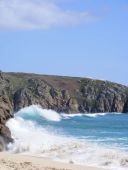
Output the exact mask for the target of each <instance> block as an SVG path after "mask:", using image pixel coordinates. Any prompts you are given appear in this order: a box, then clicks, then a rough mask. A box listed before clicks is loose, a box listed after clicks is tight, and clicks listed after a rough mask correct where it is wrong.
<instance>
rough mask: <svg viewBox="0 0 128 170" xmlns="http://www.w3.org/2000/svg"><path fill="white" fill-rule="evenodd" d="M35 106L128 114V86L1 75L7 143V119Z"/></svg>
mask: <svg viewBox="0 0 128 170" xmlns="http://www.w3.org/2000/svg"><path fill="white" fill-rule="evenodd" d="M32 104H39V105H41V106H42V107H43V108H47V109H53V110H56V111H57V112H65V113H80V112H81V113H88V112H89V113H97V112H122V113H127V112H128V87H126V86H123V85H120V84H116V83H112V82H109V81H101V80H93V79H88V78H78V77H77V78H75V77H74V78H73V77H60V76H46V75H36V74H24V73H2V72H0V134H1V136H2V137H3V138H4V140H6V141H8V140H11V134H10V132H9V130H8V128H7V127H6V126H5V122H6V120H7V119H9V118H10V117H12V116H13V115H12V113H14V112H16V111H18V110H19V109H21V108H23V107H26V106H29V105H32Z"/></svg>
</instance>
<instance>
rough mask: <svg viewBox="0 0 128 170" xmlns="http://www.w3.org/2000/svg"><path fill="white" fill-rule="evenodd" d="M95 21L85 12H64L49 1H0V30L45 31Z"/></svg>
mask: <svg viewBox="0 0 128 170" xmlns="http://www.w3.org/2000/svg"><path fill="white" fill-rule="evenodd" d="M95 20H96V17H95V16H93V15H91V14H90V13H88V12H86V11H83V12H77V11H71V10H70V9H69V10H64V9H63V8H62V7H60V6H59V5H57V4H56V3H55V2H54V1H50V0H49V1H46V0H42V1H40V0H0V29H16V30H26V29H28V30H31V29H46V28H51V27H57V26H67V25H77V24H81V23H88V22H93V21H95Z"/></svg>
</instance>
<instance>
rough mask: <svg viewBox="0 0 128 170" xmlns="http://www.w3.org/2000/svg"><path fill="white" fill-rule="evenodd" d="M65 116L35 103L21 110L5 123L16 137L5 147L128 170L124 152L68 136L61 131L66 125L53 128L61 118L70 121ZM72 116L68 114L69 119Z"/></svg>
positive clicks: (12, 150) (23, 152) (126, 157)
mask: <svg viewBox="0 0 128 170" xmlns="http://www.w3.org/2000/svg"><path fill="white" fill-rule="evenodd" d="M90 115H91V114H90ZM66 116H67V115H66V114H62V115H60V114H58V113H57V112H55V111H52V110H46V109H42V108H41V107H40V106H35V105H33V106H30V107H27V108H24V109H21V110H20V111H19V112H17V113H16V114H15V118H14V119H10V120H9V121H8V122H7V126H8V127H9V128H10V130H11V133H12V136H13V138H14V140H15V142H14V143H13V144H9V146H8V149H9V150H10V152H13V153H22V154H29V155H34V156H39V157H46V158H51V159H53V160H58V161H63V162H68V163H70V162H72V163H74V164H81V165H84V164H85V165H91V166H99V167H109V168H113V169H116V170H122V169H128V156H127V152H125V151H121V150H119V149H117V148H114V147H113V148H112V147H108V146H107V147H106V146H105V145H101V144H99V143H98V142H97V143H94V142H88V140H86V139H80V138H78V137H77V136H76V137H75V136H71V135H70V136H68V137H67V135H66V133H65V132H64V129H65V127H63V128H60V129H59V130H58V129H57V128H56V126H57V125H58V124H62V121H63V120H64V121H69V120H66V119H65V117H66ZM72 116H73V117H74V116H76V115H72ZM72 116H71V115H68V117H70V119H72ZM77 116H83V115H81V114H79V115H77ZM69 123H70V122H69ZM74 126H75V125H74ZM79 133H80V131H79Z"/></svg>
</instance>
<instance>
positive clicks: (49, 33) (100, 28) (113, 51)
mask: <svg viewBox="0 0 128 170" xmlns="http://www.w3.org/2000/svg"><path fill="white" fill-rule="evenodd" d="M0 18H1V19H0V69H1V70H3V71H15V72H33V73H40V74H52V75H67V76H82V77H92V78H96V79H104V80H110V81H115V82H118V83H122V84H126V85H128V79H127V75H128V67H127V65H128V1H127V0H118V1H112V0H104V1H103V0H79V1H78V0H47V1H46V0H22V1H21V0H1V2H0Z"/></svg>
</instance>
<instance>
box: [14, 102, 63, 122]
mask: <svg viewBox="0 0 128 170" xmlns="http://www.w3.org/2000/svg"><path fill="white" fill-rule="evenodd" d="M16 116H21V117H24V116H27V117H29V116H30V117H31V116H41V117H42V118H45V119H47V120H49V121H60V120H61V116H60V114H58V113H57V112H55V111H53V110H47V109H42V108H41V106H39V105H32V106H29V107H25V108H23V109H21V110H20V111H19V112H17V113H16Z"/></svg>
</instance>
